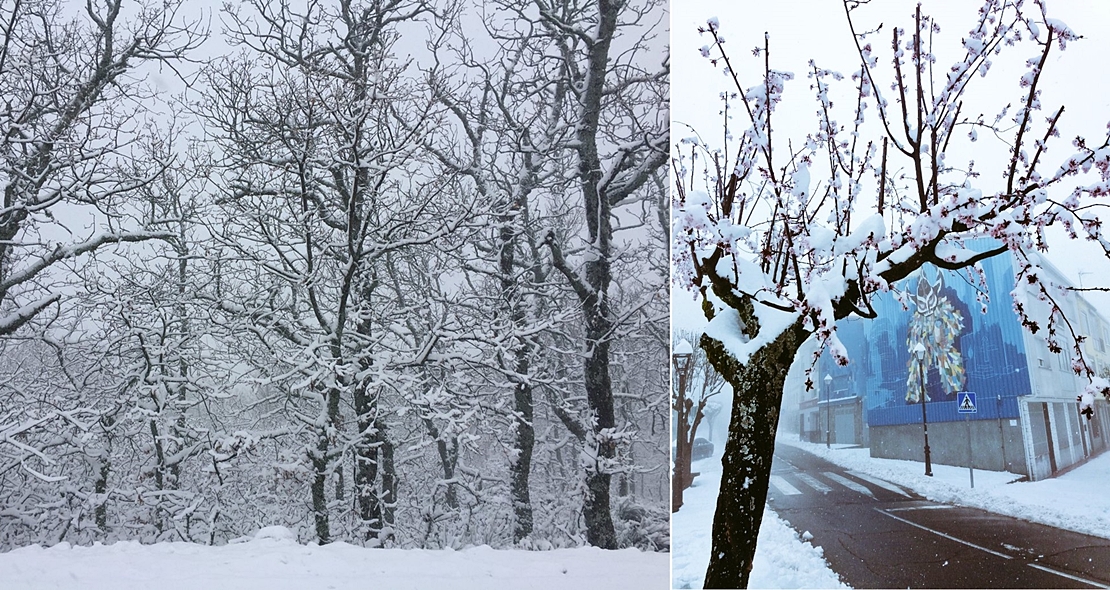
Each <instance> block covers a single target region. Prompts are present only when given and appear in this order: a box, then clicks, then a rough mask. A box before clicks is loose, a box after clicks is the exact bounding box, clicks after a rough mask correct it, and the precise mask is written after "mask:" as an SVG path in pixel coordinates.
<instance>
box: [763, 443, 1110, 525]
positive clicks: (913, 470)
mask: <svg viewBox="0 0 1110 590" xmlns="http://www.w3.org/2000/svg"><path fill="white" fill-rule="evenodd" d="M778 442H779V443H781V444H788V445H792V446H795V447H798V448H800V449H802V450H805V451H809V452H810V453H813V454H815V455H817V456H819V457H821V458H823V459H825V460H827V461H829V462H832V463H836V464H837V465H840V466H842V467H846V468H848V469H851V470H853V471H858V472H860V473H864V474H867V475H871V476H874V477H878V478H880V479H884V480H886V481H889V482H892V483H896V484H898V485H900V486H902V487H905V488H907V489H910V490H913V491H914V492H917V493H918V494H920V495H921V496H924V497H925V498H928V499H930V500H933V501H935V502H944V503H947V504H957V505H960V506H971V507H974V508H980V509H982V510H987V511H989V512H994V513H996V514H1004V515H1006V516H1013V517H1015V518H1020V519H1023V520H1028V521H1030V522H1038V523H1041V524H1047V525H1049V526H1054V527H1057V528H1062V529H1068V530H1071V531H1075V532H1078V533H1085V534H1088V535H1095V536H1098V537H1103V538H1110V494H1108V493H1107V488H1106V486H1107V482H1110V453H1103V454H1102V455H1099V456H1098V457H1095V458H1094V459H1092V460H1090V461H1088V462H1087V463H1086V464H1085V465H1080V466H1079V467H1076V468H1075V469H1073V470H1072V471H1069V472H1068V473H1066V474H1064V475H1061V476H1059V477H1056V478H1053V479H1046V480H1043V481H1037V482H1018V483H1010V482H1013V481H1015V480H1017V479H1019V478H1020V477H1021V476H1019V475H1015V474H1013V473H1008V472H1004V471H982V470H979V469H976V470H975V488H974V489H972V488H971V485H970V484H971V482H970V478H969V476H968V470H967V467H954V466H951V465H938V464H936V463H933V477H927V476H926V475H925V467H924V462H923V461H922V462H917V461H900V460H897V459H876V458H872V457H871V454H870V450H869V449H861V448H836V446H834V447H833V448H832V449H826V448H825V445H823V444H814V443H808V442H801V441H799V440H798V436H797V435H796V434H780V435H779V437H778Z"/></svg>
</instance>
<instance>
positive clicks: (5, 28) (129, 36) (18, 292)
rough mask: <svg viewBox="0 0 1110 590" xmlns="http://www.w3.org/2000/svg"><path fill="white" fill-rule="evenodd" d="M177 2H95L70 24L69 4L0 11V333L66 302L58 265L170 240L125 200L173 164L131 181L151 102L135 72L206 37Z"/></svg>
mask: <svg viewBox="0 0 1110 590" xmlns="http://www.w3.org/2000/svg"><path fill="white" fill-rule="evenodd" d="M180 4H181V3H180V2H169V3H158V4H157V5H154V4H151V5H145V4H142V3H136V4H135V6H134V7H132V6H129V5H128V3H126V2H124V1H123V0H108V1H106V2H99V3H95V2H90V3H88V4H87V5H85V6H83V11H82V14H81V16H80V19H79V20H77V21H75V22H74V23H72V24H71V23H67V22H64V20H63V19H64V18H65V17H64V16H63V15H64V13H65V11H66V7H65V6H63V5H62V4H61V3H58V2H53V1H50V0H15V2H13V3H10V4H7V3H6V4H4V5H3V6H2V7H0V23H2V24H0V27H2V28H0V35H2V39H0V41H2V42H0V93H2V94H3V95H4V97H5V102H4V106H3V108H2V109H0V135H2V136H3V140H2V143H0V156H2V158H3V159H2V162H0V183H2V186H3V193H4V202H3V208H2V209H0V305H2V306H3V311H2V314H3V315H0V335H7V334H11V333H13V332H15V331H16V330H18V329H19V328H20V327H22V326H23V325H24V324H26V323H27V322H30V321H31V320H32V319H34V318H35V317H37V316H38V315H39V314H41V313H42V312H43V310H45V309H47V308H48V307H49V306H51V305H52V304H55V303H57V302H59V301H60V300H61V298H62V295H61V293H60V292H59V290H58V289H57V287H58V285H57V284H56V283H55V281H56V280H57V279H56V278H54V277H52V276H51V275H52V273H51V270H52V269H56V268H57V266H58V263H59V262H61V261H63V260H66V259H69V258H73V257H76V256H80V255H82V254H87V253H89V252H92V251H95V250H96V249H98V248H100V247H102V246H104V245H105V244H115V243H123V242H139V241H143V240H149V239H151V238H162V237H168V235H169V234H168V232H164V231H160V230H158V229H157V228H147V227H142V226H141V225H140V224H138V223H136V220H135V219H133V218H130V217H129V216H128V210H127V204H128V199H129V196H130V195H132V194H133V193H134V191H135V190H136V189H137V188H139V187H141V186H143V185H144V184H147V183H150V182H152V181H154V180H156V178H157V175H158V174H160V173H161V172H162V171H164V168H165V166H166V165H168V163H167V162H163V163H162V164H163V167H162V169H161V170H156V171H155V176H154V177H150V176H146V177H136V176H134V175H132V174H129V173H128V172H129V166H128V162H129V161H130V160H131V159H132V157H133V154H132V151H131V147H132V145H133V144H134V142H135V141H136V140H137V139H138V138H139V137H141V135H142V134H143V132H144V129H143V115H144V113H145V109H144V108H142V107H140V108H136V106H135V105H136V103H137V102H138V103H140V104H141V101H143V100H144V99H145V98H150V97H151V94H150V93H151V90H150V89H148V88H147V87H146V86H145V84H143V83H142V81H141V79H140V78H139V77H138V76H136V74H135V70H136V68H139V67H141V66H142V65H143V64H144V63H150V62H155V63H162V64H166V65H168V66H170V67H173V64H174V62H178V61H181V60H182V59H184V58H185V56H186V55H187V54H188V53H189V51H190V50H192V49H194V48H195V47H196V46H197V45H198V44H199V42H200V41H201V39H202V38H203V33H202V31H201V30H200V29H199V28H198V27H197V25H196V24H195V23H188V22H184V21H183V20H182V19H181V18H179V17H178V16H177V14H176V13H177V10H178V9H179V8H180ZM125 9H126V10H125ZM132 9H134V11H133V12H134V16H132V17H130V18H127V17H125V16H123V13H124V12H131V11H132ZM62 208H71V209H72V210H77V211H81V213H82V214H83V215H86V216H88V217H89V218H91V219H93V220H95V221H94V223H93V227H94V228H95V229H94V231H92V232H91V233H90V234H88V235H85V236H80V235H74V233H73V232H72V231H71V230H69V228H68V225H67V223H66V221H67V220H66V219H64V218H63V219H59V218H57V217H55V216H54V215H53V212H55V211H59V210H60V209H62ZM72 210H71V211H67V214H69V215H73V212H72ZM83 221H84V220H83Z"/></svg>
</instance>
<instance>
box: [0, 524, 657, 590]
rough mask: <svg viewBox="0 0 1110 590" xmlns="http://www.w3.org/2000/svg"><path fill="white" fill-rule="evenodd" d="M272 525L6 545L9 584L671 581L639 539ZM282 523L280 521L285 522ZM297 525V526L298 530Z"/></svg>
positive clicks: (607, 585) (306, 589)
mask: <svg viewBox="0 0 1110 590" xmlns="http://www.w3.org/2000/svg"><path fill="white" fill-rule="evenodd" d="M263 530H264V531H267V532H266V533H265V534H261V535H257V536H256V537H255V539H253V540H251V541H249V542H244V543H239V544H230V545H224V546H222V547H211V546H205V545H195V544H191V543H158V544H156V545H140V544H139V543H137V542H133V541H125V542H119V543H115V544H113V545H94V546H92V547H71V546H70V545H69V544H68V543H62V544H59V545H55V546H53V547H50V548H43V547H39V546H37V545H35V546H31V547H24V548H21V549H15V550H13V551H10V552H8V553H3V554H0V586H2V587H4V588H22V589H26V590H45V589H48V588H82V589H83V590H130V589H136V590H138V589H144V590H145V589H147V588H157V589H158V590H177V589H181V590H184V589H190V590H193V589H196V590H218V589H222V588H235V589H237V590H284V589H289V590H294V589H295V590H312V589H317V588H318V589H331V588H334V589H337V590H338V589H345V588H351V589H355V588H357V589H360V590H361V589H363V588H370V587H373V588H390V589H394V590H405V589H425V588H428V589H435V590H444V589H448V588H450V589H458V590H470V589H475V590H477V589H482V590H485V589H488V588H495V589H506V590H507V589H516V588H529V589H537V590H541V589H548V588H551V589H561V588H575V589H576V590H578V589H582V590H585V589H589V588H596V589H598V590H601V589H604V590H620V589H625V588H627V589H629V590H638V589H640V588H644V589H652V588H666V587H667V572H668V562H669V559H668V558H669V555H668V554H666V553H644V552H641V551H638V550H635V549H624V550H621V551H602V550H601V549H596V548H592V547H589V548H578V549H559V550H555V551H502V550H495V549H491V548H489V547H476V548H472V549H466V550H463V551H451V550H442V551H431V550H420V549H411V550H406V549H366V548H362V547H357V546H354V545H349V544H346V543H333V544H330V545H325V546H322V547H321V546H316V545H298V544H297V543H295V542H294V541H292V540H290V538H291V537H286V536H285V535H281V534H277V533H275V531H276V530H277V529H276V528H275V527H268V528H267V529H263ZM277 532H280V531H277ZM290 535H292V533H290Z"/></svg>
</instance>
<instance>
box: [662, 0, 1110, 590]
mask: <svg viewBox="0 0 1110 590" xmlns="http://www.w3.org/2000/svg"><path fill="white" fill-rule="evenodd" d="M863 4H864V3H860V2H855V1H852V0H846V1H845V2H844V11H845V15H846V17H847V19H848V23H849V25H850V26H851V28H852V31H853V34H854V36H855V37H854V40H855V42H856V47H857V49H858V54H859V58H860V62H859V66H858V67H859V69H858V70H857V71H855V72H854V73H853V74H852V75H851V77H850V83H851V84H852V85H853V86H854V89H855V96H856V100H854V101H852V103H851V107H850V110H849V113H848V114H849V115H850V117H851V118H850V120H851V122H850V123H848V124H847V125H846V126H842V125H840V124H838V123H836V115H835V113H837V111H835V110H834V108H833V104H832V102H831V99H830V98H829V88H830V87H831V86H832V85H833V84H834V83H835V82H836V81H839V80H841V79H842V78H843V76H841V75H840V74H839V73H836V72H834V71H832V70H827V69H823V68H822V67H820V66H818V65H817V64H816V63H815V62H812V61H811V62H810V71H809V73H808V76H809V78H810V80H811V84H812V88H813V89H814V90H815V92H816V97H817V104H818V111H817V112H818V118H817V126H816V128H815V129H814V130H813V132H812V133H811V134H810V135H809V136H808V137H807V138H783V137H780V134H779V133H777V129H776V128H775V127H774V126H773V125H772V119H773V114H774V112H775V107H776V105H777V104H778V103H779V101H780V100H781V99H782V95H783V91H784V87H785V83H786V82H787V81H788V80H790V78H791V76H790V75H789V74H787V73H784V72H780V71H776V70H774V69H772V65H771V64H772V62H773V56H772V53H771V51H770V49H771V47H770V42H769V40H768V39H764V42H763V43H762V45H761V46H759V47H758V48H757V49H756V51H755V52H754V53H755V54H756V58H757V59H758V60H759V64H760V68H761V70H762V79H761V80H760V81H759V82H758V83H757V84H755V85H753V86H750V87H745V86H744V85H743V84H742V83H741V82H740V74H739V71H740V70H739V69H737V66H738V64H736V63H734V62H733V61H732V60H731V59H730V56H729V55H727V54H726V53H725V52H724V51H723V49H722V39H721V37H720V35H719V33H718V22H717V21H716V20H715V19H714V20H711V21H709V22H708V25H707V26H706V27H704V28H703V29H702V31H703V33H704V34H705V35H707V36H708V37H709V38H710V40H711V41H710V43H709V45H707V46H706V47H705V48H704V49H703V55H706V56H707V57H709V58H710V59H712V60H714V63H718V64H720V65H722V66H723V67H726V68H727V74H728V75H729V76H731V78H730V79H731V80H732V81H733V82H734V84H735V93H736V94H735V95H734V97H733V98H732V100H731V101H730V105H729V106H730V110H731V111H732V112H737V113H738V114H739V115H740V116H741V117H744V118H745V119H746V123H744V124H743V125H742V126H741V128H740V129H739V130H737V129H736V128H733V129H730V131H733V133H734V134H735V139H734V140H733V141H732V142H730V144H729V145H728V146H727V147H726V149H725V151H722V152H713V151H709V150H707V149H705V148H703V147H701V146H700V145H698V144H695V145H693V146H692V149H693V151H694V153H697V154H698V155H699V156H704V159H702V160H701V161H702V162H705V166H706V168H704V169H703V168H701V167H700V166H699V165H694V164H692V163H693V162H694V160H692V159H690V156H684V157H679V158H676V159H675V161H674V164H675V177H676V180H677V187H676V188H677V192H676V197H675V199H674V216H675V225H674V227H673V231H674V235H675V246H674V258H675V264H676V268H675V274H676V280H677V282H678V283H679V284H681V285H682V286H684V287H688V288H693V289H696V290H698V291H699V292H700V294H701V297H702V298H703V300H704V301H705V305H703V309H704V310H705V314H706V317H707V318H708V319H709V320H710V321H709V325H708V327H707V328H706V333H705V335H704V336H702V338H701V340H700V345H701V347H702V348H703V349H704V350H705V351H706V353H707V355H708V357H709V359H710V361H711V362H712V364H713V366H714V367H715V368H716V369H717V371H719V372H720V373H721V374H722V375H723V376H724V378H725V379H726V380H727V381H728V382H729V384H730V385H732V388H733V390H734V392H735V393H734V396H733V401H732V422H731V424H730V426H729V437H728V442H727V445H726V448H725V452H724V457H723V467H724V471H723V476H722V480H721V491H720V496H719V498H718V502H717V511H716V514H715V516H714V525H713V550H712V554H711V559H710V564H709V568H708V571H707V573H706V580H705V585H706V587H707V588H708V587H712V588H717V587H746V585H747V583H748V576H749V573H750V571H751V566H752V556H753V554H754V552H755V544H756V538H757V534H758V531H759V526H760V521H761V518H762V510H763V506H764V503H765V500H766V495H767V487H768V481H769V476H770V469H771V461H772V454H773V452H774V442H775V432H776V428H777V425H778V416H779V407H780V405H781V401H782V388H783V383H784V380H785V377H786V373H787V370H788V369H789V367H790V364H791V362H792V361H793V360H794V358H795V356H796V353H797V351H798V350H799V347H800V346H801V345H802V343H803V341H804V340H806V338H807V337H810V336H813V337H815V338H816V339H817V341H818V343H819V344H820V346H821V348H822V349H824V350H825V352H826V353H830V354H832V355H833V356H834V357H835V359H836V361H837V362H838V363H842V364H843V363H847V362H848V359H847V358H846V353H845V349H844V347H843V346H842V345H841V344H840V342H839V340H838V338H837V336H836V326H835V322H836V321H837V320H839V319H842V318H846V317H849V316H852V315H856V316H861V317H865V318H869V317H874V316H875V315H876V312H875V309H874V307H873V306H872V304H871V302H872V298H873V297H875V296H876V295H877V294H878V293H882V292H885V291H888V290H891V289H895V287H894V285H895V283H896V281H899V280H900V279H903V278H906V277H907V276H908V275H910V274H911V273H913V272H914V271H916V270H917V269H919V268H921V267H922V266H923V265H926V264H931V265H935V266H936V267H939V268H942V269H950V270H958V269H967V271H968V272H970V273H972V274H973V275H974V273H977V272H980V273H981V271H980V270H977V268H978V267H977V263H979V262H980V261H982V260H984V259H986V258H988V257H992V256H998V255H1002V254H1005V253H1007V252H1009V253H1012V255H1013V256H1014V257H1015V259H1016V260H1017V261H1018V264H1016V265H1015V273H1016V279H1017V285H1018V288H1017V289H1016V290H1015V309H1016V310H1017V311H1018V313H1019V315H1020V316H1021V318H1022V321H1023V324H1024V325H1025V326H1026V327H1027V328H1028V329H1029V330H1030V331H1033V332H1036V331H1038V330H1039V329H1041V328H1048V331H1049V334H1050V336H1051V337H1053V341H1054V342H1055V339H1056V338H1058V336H1056V334H1057V333H1058V331H1059V332H1068V331H1070V325H1069V324H1068V323H1067V320H1066V319H1065V318H1064V317H1063V314H1062V313H1061V312H1060V306H1059V305H1058V304H1057V302H1058V301H1059V299H1058V298H1060V297H1062V296H1063V295H1062V294H1061V291H1060V290H1059V289H1058V288H1057V286H1056V285H1052V284H1050V282H1049V281H1048V280H1047V279H1046V278H1045V277H1046V274H1045V273H1043V272H1041V271H1040V269H1039V268H1038V266H1037V264H1036V258H1035V257H1034V256H1033V255H1032V254H1031V253H1032V251H1033V250H1034V249H1035V248H1040V247H1044V246H1045V242H1044V231H1045V228H1047V227H1049V226H1051V225H1053V224H1062V225H1063V226H1064V227H1065V228H1066V229H1067V230H1068V231H1070V232H1071V233H1072V235H1073V237H1074V236H1075V235H1076V234H1077V233H1085V234H1086V236H1087V237H1090V238H1092V239H1098V238H1099V237H1100V229H1099V223H1098V222H1097V220H1096V219H1093V218H1092V217H1091V215H1090V214H1089V213H1088V212H1087V210H1086V207H1088V206H1089V205H1090V204H1091V203H1094V202H1100V201H1101V200H1102V199H1104V195H1105V194H1106V189H1105V187H1106V186H1107V184H1106V183H1107V181H1108V180H1110V172H1108V171H1110V164H1108V162H1107V152H1106V150H1105V149H1104V148H1106V147H1107V146H1108V145H1110V144H1108V143H1107V141H1105V140H1103V141H1102V142H1101V145H1100V146H1099V147H1088V146H1087V145H1086V143H1085V142H1084V140H1083V139H1082V138H1077V139H1076V140H1075V142H1074V145H1075V147H1076V153H1075V154H1074V155H1072V156H1069V157H1067V158H1065V159H1063V160H1062V161H1061V162H1060V163H1059V165H1058V166H1057V167H1055V168H1053V167H1050V165H1049V164H1047V162H1046V155H1045V152H1046V145H1047V144H1048V143H1049V142H1050V141H1051V140H1052V138H1053V137H1055V136H1056V135H1057V133H1056V129H1057V123H1058V121H1059V120H1060V118H1061V116H1062V115H1063V107H1059V108H1058V109H1055V110H1053V111H1051V112H1050V114H1049V116H1048V117H1041V116H1037V112H1038V111H1039V110H1040V109H1041V103H1040V100H1039V91H1040V86H1041V82H1042V77H1041V74H1042V72H1043V69H1044V67H1045V64H1046V63H1047V59H1048V56H1049V54H1050V52H1051V51H1052V50H1054V49H1056V48H1059V49H1063V48H1064V47H1065V44H1066V43H1069V42H1071V41H1074V40H1075V39H1077V38H1078V36H1077V35H1076V34H1075V33H1074V32H1073V31H1071V30H1070V29H1068V28H1067V26H1066V25H1064V24H1063V23H1060V22H1059V21H1056V20H1052V19H1050V18H1048V16H1047V15H1046V14H1045V13H1044V7H1043V5H1042V4H1040V3H1036V4H1035V5H1034V6H1032V7H1028V6H1026V7H1023V6H1022V4H1021V3H1020V2H993V1H991V2H986V3H984V5H983V7H982V8H981V9H980V11H979V18H978V20H977V22H976V24H975V26H974V27H973V28H972V29H971V30H970V31H969V32H968V33H967V34H966V35H965V36H964V37H963V39H962V45H961V46H959V48H958V51H959V53H960V54H962V57H961V58H960V59H959V60H957V61H956V62H955V63H954V64H953V65H952V66H951V67H950V68H946V69H944V70H939V69H938V70H934V66H933V63H934V61H935V56H934V53H933V43H934V41H935V42H936V43H938V44H939V43H940V42H941V40H942V39H943V38H942V37H941V36H940V35H939V27H938V26H937V24H936V23H935V21H933V20H932V19H931V18H930V17H929V16H927V15H925V14H922V12H921V9H920V7H919V8H918V10H917V13H916V15H915V17H914V21H913V22H912V23H911V24H910V26H909V27H908V28H907V29H903V28H901V27H894V28H893V29H892V30H891V29H889V28H888V29H884V30H882V31H880V30H879V29H876V30H874V31H863V30H862V29H860V28H859V26H858V23H857V18H856V16H855V12H854V11H855V10H856V9H857V8H859V7H860V6H861V5H863ZM880 29H881V27H880ZM880 36H888V37H887V39H888V41H889V42H888V45H889V46H890V47H892V48H893V55H892V56H891V57H890V58H889V59H890V62H889V63H890V64H891V68H890V69H889V70H884V69H883V68H882V67H881V66H880V59H879V53H880V50H879V49H878V47H877V46H874V45H873V44H872V40H875V41H878V40H879V38H880ZM1011 45H1016V46H1019V47H1032V48H1035V50H1036V52H1037V53H1036V56H1035V57H1034V58H1032V59H1029V60H1028V61H1027V62H1026V72H1025V74H1024V75H1023V76H1022V77H1021V78H1020V80H1019V81H1018V83H1017V84H1016V85H1014V88H1015V89H1016V91H1017V93H1018V96H1017V100H1013V102H1012V104H1015V105H1017V107H1016V109H1013V110H1011V107H1010V105H1009V104H1006V105H1005V106H1002V107H1001V108H999V112H998V114H997V116H995V115H985V114H984V115H980V114H968V113H966V112H964V111H963V107H964V104H965V103H964V101H963V99H964V98H965V96H967V94H968V92H969V90H968V89H969V88H973V87H974V86H975V85H976V84H977V83H978V80H977V78H979V77H980V75H983V76H985V75H986V74H987V71H988V69H989V68H990V65H991V62H992V60H996V59H998V58H997V57H996V54H998V53H1000V52H1002V51H1010V50H1009V49H1008V46H1011ZM990 79H992V80H993V78H990ZM1002 87H1003V86H1001V85H1000V84H999V83H997V82H996V85H995V86H994V87H992V91H991V92H992V93H997V90H995V89H997V88H1002ZM1005 101H1006V99H1003V104H1005ZM868 112H870V113H874V114H873V115H871V120H869V121H868V122H866V123H865V118H866V117H865V114H866V113H868ZM978 130H983V131H990V132H993V133H994V134H996V135H997V136H998V137H1004V138H1008V139H1007V140H1006V141H1005V142H1004V143H1003V144H1002V145H1004V146H1005V147H1000V150H1001V151H1002V152H1003V153H1004V154H1006V157H1005V158H1003V160H1004V164H1002V165H1001V167H1000V168H999V169H995V170H986V171H983V172H984V173H982V174H980V171H979V170H977V169H976V168H974V167H973V166H972V165H970V164H969V165H966V166H962V165H959V164H957V163H956V162H955V161H954V160H955V157H953V156H956V155H957V154H958V153H959V149H958V147H957V146H958V145H959V144H961V143H963V142H965V141H967V140H970V141H974V140H975V139H976V135H977V134H976V131H978ZM681 149H682V150H685V149H687V148H686V147H685V146H683V147H682V148H681ZM946 154H947V155H949V156H950V157H948V158H946V157H945V155H946ZM1092 166H1094V167H1095V168H1097V173H1098V176H1099V179H1098V180H1097V181H1096V182H1095V184H1094V185H1090V184H1083V183H1080V182H1078V179H1077V177H1079V176H1081V175H1082V174H1083V172H1085V171H1086V170H1088V169H1090V168H1091V167H1092ZM702 172H705V175H704V176H702V177H701V178H702V179H704V180H705V181H706V182H705V185H704V189H703V188H702V185H701V180H699V176H700V175H701V174H702ZM994 178H1001V179H1002V182H1000V183H999V182H994V181H993V180H987V179H994ZM818 179H819V180H818ZM1072 179H1076V180H1077V182H1076V185H1075V188H1065V185H1066V184H1067V183H1068V182H1070V181H1071V180H1072ZM975 184H979V185H980V186H981V187H982V188H978V187H976V186H974V185H975ZM1056 195H1063V196H1062V197H1059V196H1056ZM980 237H991V238H994V239H996V240H997V242H995V245H994V246H991V247H989V248H988V249H987V250H986V251H977V250H975V249H972V248H969V247H967V241H968V240H972V239H976V238H980ZM1101 243H1102V244H1104V245H1105V241H1103V242H1101ZM1032 302H1037V305H1034V304H1033V303H1032ZM1034 307H1039V308H1041V310H1043V311H1044V312H1045V316H1044V318H1043V319H1042V318H1039V317H1036V315H1035V310H1034ZM1080 340H1081V338H1080V339H1076V338H1075V334H1074V333H1072V334H1071V341H1072V342H1078V341H1080ZM1057 348H1059V345H1058V344H1057ZM1075 352H1076V356H1077V357H1080V358H1081V356H1082V351H1081V350H1080V349H1079V347H1078V343H1077V344H1076V348H1075ZM1075 369H1076V371H1077V373H1080V374H1083V375H1085V376H1087V377H1088V378H1091V379H1092V387H1093V389H1097V390H1101V391H1103V392H1106V391H1107V390H1106V387H1105V386H1106V384H1105V382H1102V381H1101V379H1099V378H1096V377H1094V376H1093V374H1092V372H1091V371H1090V369H1089V368H1087V365H1086V363H1085V362H1083V361H1079V362H1078V363H1077V364H1076V365H1075ZM807 385H808V386H812V381H811V380H809V379H808V378H807Z"/></svg>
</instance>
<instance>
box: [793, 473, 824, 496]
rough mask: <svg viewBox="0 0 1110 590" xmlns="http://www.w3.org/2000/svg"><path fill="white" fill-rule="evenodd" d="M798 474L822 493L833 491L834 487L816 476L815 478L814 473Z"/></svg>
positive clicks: (808, 484) (799, 477)
mask: <svg viewBox="0 0 1110 590" xmlns="http://www.w3.org/2000/svg"><path fill="white" fill-rule="evenodd" d="M796 475H797V476H798V479H800V480H802V481H803V482H805V484H806V485H807V486H809V487H811V488H813V489H815V490H817V491H818V492H821V493H822V494H827V493H829V492H831V491H832V488H830V487H829V486H827V485H825V484H823V483H821V482H819V481H817V479H816V478H814V477H813V476H812V475H809V474H808V473H798V474H796Z"/></svg>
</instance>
